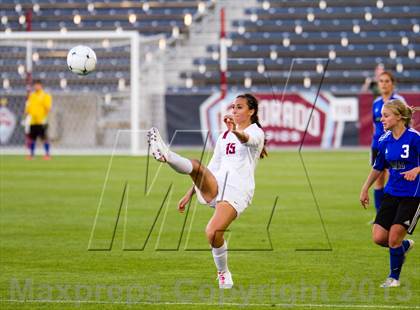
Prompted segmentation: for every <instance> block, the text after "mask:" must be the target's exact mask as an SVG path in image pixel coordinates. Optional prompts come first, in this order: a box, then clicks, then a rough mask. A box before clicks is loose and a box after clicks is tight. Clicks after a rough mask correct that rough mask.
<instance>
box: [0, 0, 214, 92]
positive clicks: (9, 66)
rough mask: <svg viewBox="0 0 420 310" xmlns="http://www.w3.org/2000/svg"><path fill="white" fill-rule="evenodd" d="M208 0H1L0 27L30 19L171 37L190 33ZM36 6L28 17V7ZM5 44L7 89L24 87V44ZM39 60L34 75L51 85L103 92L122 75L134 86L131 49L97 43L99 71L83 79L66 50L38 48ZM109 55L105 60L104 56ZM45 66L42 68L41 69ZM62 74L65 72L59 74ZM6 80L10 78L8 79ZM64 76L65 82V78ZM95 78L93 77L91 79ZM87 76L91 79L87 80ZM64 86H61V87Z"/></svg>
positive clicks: (21, 25) (36, 26)
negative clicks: (69, 67) (70, 66)
mask: <svg viewBox="0 0 420 310" xmlns="http://www.w3.org/2000/svg"><path fill="white" fill-rule="evenodd" d="M206 2H207V0H201V1H200V0H186V1H179V0H164V1H162V0H158V1H116V0H112V1H109V0H107V1H96V2H86V1H81V0H70V1H65V2H64V1H55V0H36V1H35V0H34V1H31V0H24V1H21V0H19V1H14V0H4V1H1V2H0V18H1V22H0V31H2V32H8V31H13V32H14V31H26V30H27V19H28V18H31V31H82V30H93V31H95V30H101V31H103V30H108V31H115V30H119V29H121V30H136V31H138V32H139V33H140V34H142V35H144V36H150V35H155V34H159V35H165V36H166V38H167V39H168V40H171V39H176V38H177V37H179V36H182V35H183V34H186V33H188V27H189V24H188V22H186V21H185V20H184V19H185V18H186V16H187V15H191V18H192V19H193V20H195V19H199V18H200V14H201V13H202V11H203V5H207V4H208V5H211V3H210V2H208V3H207V4H206ZM28 11H31V12H32V13H31V14H32V15H31V17H29V16H28V15H27V12H28ZM10 49H11V48H10V47H7V46H3V47H0V66H1V72H2V73H1V78H2V80H3V86H4V85H6V86H7V90H8V91H10V90H11V89H12V88H13V90H23V89H25V87H26V86H25V72H24V70H23V69H21V68H20V67H19V66H21V67H22V66H23V65H24V64H25V48H13V53H11V52H10V51H11V50H10ZM35 51H36V53H38V57H37V58H38V60H36V61H34V64H33V66H34V67H33V72H34V74H33V77H34V78H42V79H44V80H45V83H46V85H48V86H49V87H50V88H58V89H68V88H72V89H75V88H76V89H77V88H80V89H87V87H86V85H87V84H90V83H91V82H92V81H93V80H95V81H96V83H95V84H94V85H93V83H91V84H92V85H91V86H95V87H99V88H100V89H102V90H104V91H116V90H118V87H119V85H121V83H119V81H120V79H124V83H123V85H125V86H129V50H118V48H117V47H112V46H111V47H108V48H100V47H99V48H97V47H96V48H95V51H96V53H97V56H98V59H100V60H101V61H99V63H98V67H97V70H96V72H95V73H93V74H91V75H89V76H88V77H85V78H83V80H81V79H80V78H79V77H77V76H74V75H73V74H71V73H70V72H66V70H64V71H63V67H64V68H65V56H66V50H65V49H63V50H62V51H60V52H59V53H49V52H48V49H45V48H38V47H37V48H35ZM104 59H106V61H104ZM41 68H42V69H41ZM57 73H60V75H57ZM5 80H7V83H4V81H5ZM63 80H65V82H63ZM91 80H92V81H91ZM85 81H86V83H85ZM60 85H61V86H60Z"/></svg>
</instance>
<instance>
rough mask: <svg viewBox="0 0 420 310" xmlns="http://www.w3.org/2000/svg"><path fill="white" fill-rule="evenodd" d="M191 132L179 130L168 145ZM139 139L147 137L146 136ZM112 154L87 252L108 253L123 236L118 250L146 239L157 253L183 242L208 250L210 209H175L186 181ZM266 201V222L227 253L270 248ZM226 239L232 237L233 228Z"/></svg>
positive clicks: (147, 161) (204, 155)
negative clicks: (182, 211)
mask: <svg viewBox="0 0 420 310" xmlns="http://www.w3.org/2000/svg"><path fill="white" fill-rule="evenodd" d="M190 133H191V131H188V132H180V131H178V132H176V133H175V135H174V137H173V138H172V141H174V140H175V139H176V138H179V136H182V135H188V134H190ZM127 134H128V133H127ZM142 135H143V138H144V139H146V132H142ZM120 136H121V133H120ZM207 137H208V135H207ZM120 139H122V137H120ZM207 141H208V139H206V143H204V145H203V148H202V150H201V152H200V158H199V160H200V162H202V163H207V162H208V161H209V159H210V155H211V152H206V150H207ZM116 145H118V141H117V143H116ZM114 153H115V152H114ZM114 153H113V155H112V156H111V158H110V161H109V166H108V170H107V172H106V176H105V181H104V185H103V190H102V193H101V196H100V199H99V203H98V207H97V212H96V216H95V220H94V223H93V225H92V230H91V235H90V239H89V244H88V250H89V251H111V250H112V248H113V247H114V243H115V241H116V240H118V236H122V245H121V246H122V249H123V251H144V250H145V248H146V246H147V245H148V244H149V243H150V242H152V241H151V240H156V241H155V247H154V249H155V250H156V251H179V250H180V249H181V243H182V240H183V239H185V245H184V247H183V250H185V251H208V250H209V247H207V246H206V242H203V241H205V238H204V237H205V234H204V228H205V226H206V222H207V221H208V219H209V218H210V217H211V212H212V209H210V208H205V207H204V206H199V205H197V202H196V200H195V199H193V200H192V201H190V203H189V205H188V207H187V208H186V211H185V212H184V214H183V215H182V216H181V215H179V213H178V211H177V203H178V200H179V198H178V197H182V195H183V193H184V192H185V191H186V190H187V189H188V188H190V187H191V186H192V180H191V178H190V177H189V176H186V175H181V174H177V173H175V172H173V171H172V170H171V169H169V168H168V167H166V166H165V164H161V163H158V162H156V161H155V160H154V159H153V157H152V156H151V155H149V154H146V156H137V157H133V158H127V157H121V156H115V155H114ZM271 200H272V206H271V207H270V209H268V208H266V209H267V211H269V212H267V217H266V222H265V223H262V224H261V225H259V227H255V228H254V229H255V231H258V234H255V231H254V232H253V233H251V232H249V233H248V236H247V243H246V244H247V245H245V244H238V245H237V246H236V247H235V245H234V242H232V244H231V245H232V246H231V247H230V248H229V251H235V250H236V251H272V250H273V246H272V243H271V237H270V232H269V229H270V225H271V220H272V217H273V215H274V211H275V208H276V203H277V197H272V199H271ZM239 230H241V228H240V227H239V228H237V231H239ZM244 230H246V227H244ZM248 230H249V229H248ZM241 231H242V230H241ZM227 235H228V238H233V239H234V237H233V236H234V234H233V230H232V231H228V234H227ZM184 236H185V238H184ZM241 236H243V234H241ZM233 239H232V240H233ZM252 239H254V240H252ZM261 240H264V242H261Z"/></svg>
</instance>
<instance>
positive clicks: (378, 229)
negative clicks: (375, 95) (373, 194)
mask: <svg viewBox="0 0 420 310" xmlns="http://www.w3.org/2000/svg"><path fill="white" fill-rule="evenodd" d="M412 115H413V109H411V108H410V107H409V106H408V105H407V104H406V103H405V102H403V101H401V100H398V99H395V100H390V101H388V102H386V103H385V104H384V105H383V108H382V118H381V121H382V123H383V126H384V128H385V130H387V132H386V133H385V134H384V135H382V136H381V138H380V139H379V145H378V154H377V157H376V160H375V164H374V166H373V168H372V170H371V172H370V173H369V175H368V177H367V179H366V181H365V183H364V184H363V187H362V190H361V192H360V202H361V204H362V205H363V207H365V208H366V206H367V205H368V204H369V194H368V190H369V188H370V187H371V186H372V184H373V183H374V182H375V180H376V179H378V178H379V177H380V176H381V174H382V173H381V171H384V169H385V168H388V169H389V175H390V176H389V180H388V183H387V184H386V187H385V193H386V194H385V197H384V199H383V201H382V205H381V209H380V210H379V212H378V214H377V215H376V218H375V223H374V225H373V229H372V239H373V241H374V242H375V243H376V244H378V245H380V246H383V247H387V248H389V255H390V274H389V276H388V278H387V279H386V280H385V282H384V283H383V284H382V285H381V287H384V288H387V287H397V286H400V281H399V277H400V273H401V269H402V266H403V263H404V260H405V256H406V255H407V252H408V251H409V250H410V249H411V248H412V247H413V245H414V241H413V240H410V239H405V240H404V238H405V236H406V234H407V233H408V234H412V233H413V231H414V229H415V227H416V224H417V221H418V220H419V217H420V214H419V203H420V191H419V188H418V186H419V182H420V177H419V173H420V166H419V156H420V152H419V151H420V134H419V133H418V132H417V131H416V130H414V129H411V128H410V123H411V119H412Z"/></svg>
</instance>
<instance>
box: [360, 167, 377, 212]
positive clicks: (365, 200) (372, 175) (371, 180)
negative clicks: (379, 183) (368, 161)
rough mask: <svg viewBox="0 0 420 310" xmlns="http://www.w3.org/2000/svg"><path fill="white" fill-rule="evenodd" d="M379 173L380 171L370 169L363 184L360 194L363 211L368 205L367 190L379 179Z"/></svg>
mask: <svg viewBox="0 0 420 310" xmlns="http://www.w3.org/2000/svg"><path fill="white" fill-rule="evenodd" d="M381 173H382V171H379V170H376V169H372V170H371V171H370V173H369V175H368V177H367V179H366V181H365V183H364V184H363V186H362V190H361V192H360V203H361V204H362V206H363V208H365V209H366V207H367V206H368V205H369V188H370V187H371V186H372V184H373V183H375V181H376V179H377V178H378V177H379V175H380V174H381Z"/></svg>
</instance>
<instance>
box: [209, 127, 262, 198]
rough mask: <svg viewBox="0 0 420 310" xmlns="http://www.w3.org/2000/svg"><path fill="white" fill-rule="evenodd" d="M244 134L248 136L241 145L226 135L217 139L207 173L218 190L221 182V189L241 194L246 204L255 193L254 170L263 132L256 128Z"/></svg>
mask: <svg viewBox="0 0 420 310" xmlns="http://www.w3.org/2000/svg"><path fill="white" fill-rule="evenodd" d="M244 131H245V132H246V133H247V134H248V135H249V140H248V142H246V143H241V142H240V141H239V140H238V138H237V137H236V136H235V134H233V133H232V132H230V131H226V132H224V133H223V134H221V135H220V136H219V138H218V139H217V142H216V147H215V149H214V153H213V157H212V159H211V160H210V163H209V165H208V169H209V170H210V171H211V172H212V173H213V174H214V176H215V177H216V179H217V182H218V183H219V188H220V185H221V184H220V182H222V187H223V188H226V189H227V188H234V189H236V190H238V191H240V192H242V193H243V194H244V195H245V196H246V200H247V201H248V202H250V201H251V199H252V197H253V195H254V189H255V180H254V172H255V168H256V166H257V163H258V159H259V157H260V154H261V151H262V149H263V147H264V131H263V130H262V129H261V128H259V127H258V126H257V125H256V124H251V125H250V126H248V127H247V128H246V129H245V130H244ZM224 185H226V186H224ZM220 194H221V193H219V195H220ZM244 198H245V197H244Z"/></svg>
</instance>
